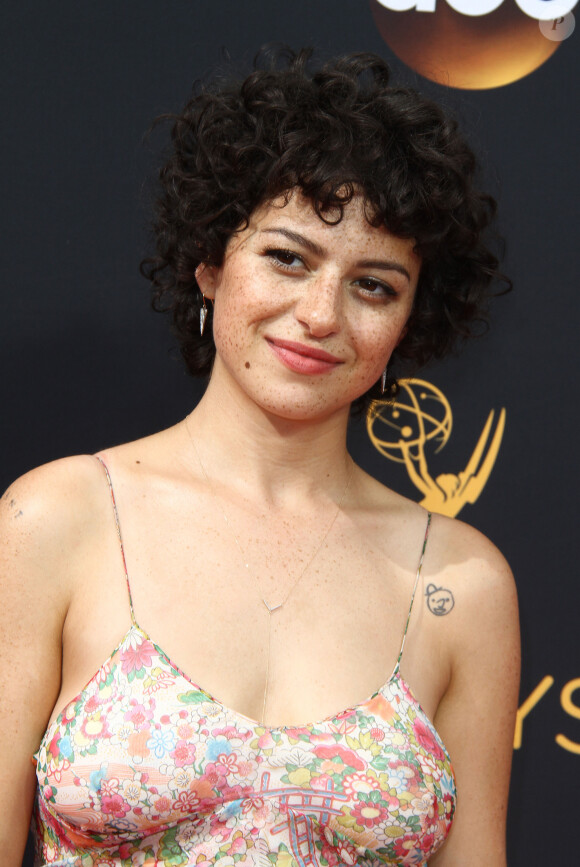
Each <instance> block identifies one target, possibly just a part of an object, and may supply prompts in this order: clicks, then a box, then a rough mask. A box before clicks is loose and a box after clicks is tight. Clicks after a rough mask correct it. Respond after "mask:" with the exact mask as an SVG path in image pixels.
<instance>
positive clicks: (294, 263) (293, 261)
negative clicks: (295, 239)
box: [264, 248, 304, 271]
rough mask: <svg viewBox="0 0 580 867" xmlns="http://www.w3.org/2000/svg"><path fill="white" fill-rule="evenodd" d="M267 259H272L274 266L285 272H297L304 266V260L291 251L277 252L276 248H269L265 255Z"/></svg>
mask: <svg viewBox="0 0 580 867" xmlns="http://www.w3.org/2000/svg"><path fill="white" fill-rule="evenodd" d="M264 255H266V256H267V257H268V258H269V259H272V260H273V262H274V264H276V265H278V266H279V267H280V268H283V269H285V270H286V271H297V270H298V269H299V268H301V267H302V266H303V265H304V260H303V259H302V257H301V256H299V255H298V254H297V253H293V252H292V250H279V249H278V248H269V249H268V250H266V251H265V254H264Z"/></svg>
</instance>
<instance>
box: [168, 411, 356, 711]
mask: <svg viewBox="0 0 580 867" xmlns="http://www.w3.org/2000/svg"><path fill="white" fill-rule="evenodd" d="M188 420H189V416H187V417H186V418H184V420H183V424H184V426H185V430H186V431H187V435H188V437H189V439H190V442H191V444H192V446H193V450H194V451H195V454H196V457H197V460H198V463H199V466H200V469H201V472H202V475H203V477H204V479H205V481H206V482H207V485H208V487H209V489H210V493H211V495H212V497H213V499H214V500H215V502H216V503H217V506H218V508H219V510H220V512H221V513H222V516H223V519H224V521H225V523H226V526H227V528H228V530H229V531H230V533H231V535H232V537H233V540H234V542H235V543H236V545H237V547H238V551H239V552H240V555H241V558H242V561H243V563H244V567H245V568H246V569H247V570H249V569H250V563H249V562H248V558H247V556H246V554H245V552H244V549H243V548H242V545H241V543H240V540H239V539H238V537H237V536H236V534H235V533H234V531H233V529H232V525H231V524H230V521H229V518H228V516H227V513H226V511H225V509H224V508H223V506H222V505H221V503H220V502H219V500H218V498H217V496H216V493H215V490H214V487H213V485H212V483H211V481H210V479H209V476H208V474H207V473H206V471H205V467H204V465H203V461H202V459H201V456H200V454H199V451H198V449H197V446H196V444H195V440H194V438H193V435H192V433H191V431H190V429H189V425H188V424H187V422H188ZM353 474H354V461H353V460H351V462H350V472H349V474H348V478H347V480H346V484H345V486H344V489H343V492H342V494H341V497H340V500H339V501H338V506H337V507H336V511H335V513H334V515H333V516H332V520H331V521H330V524H329V525H328V527H327V528H326V530H325V532H324V534H323V536H322V538H321V540H320V542H319V543H318V545H317V546H316V548H315V549H314V553H313V554H312V556H311V557H310V559H309V560H307V562H306V566H305V567H304V569H302V571H301V572H300V574H299V575H298V577H297V578H296V580H295V581H294V582H293V584H292V585H291V586H290V589H289V590H288V592H287V593H286V595H285V596H284V598H283V599H282V601H281V602H278V603H277V605H270V604H269V603H268V602H267V600H266V598H265V597H264V592H263V590H262V585H261V583H260V578H259V576H258V573H257V571H256V570H255V569H254V570H253V571H254V577H255V579H256V582H257V585H258V591H259V593H260V599H261V600H262V602H263V603H264V607H265V608H266V611H267V612H268V655H267V659H266V674H265V678H264V680H265V682H264V698H263V701H262V719H261V720H260V722H261V723H264V720H265V718H266V701H267V697H268V686H269V681H270V650H271V645H272V615H273V614H274V613H275V612H276V611H279V610H280V609H281V608H283V607H284V605H285V604H286V602H287V601H288V599H289V598H290V594H291V593H292V592H293V591H294V590H295V589H296V587H297V586H298V584H299V583H300V581H301V580H302V578H304V576H305V574H306V572H307V571H308V569H309V568H310V566H311V565H312V563H313V562H314V559H315V557H316V555H317V554H318V553H319V551H320V550H321V548H322V546H323V545H324V543H325V542H326V540H327V538H328V536H329V534H330V531H331V530H332V528H333V527H334V524H335V522H336V519H337V518H338V516H339V514H340V510H341V507H342V504H343V502H344V498H345V497H346V494H347V491H348V489H349V487H350V483H351V480H352V477H353Z"/></svg>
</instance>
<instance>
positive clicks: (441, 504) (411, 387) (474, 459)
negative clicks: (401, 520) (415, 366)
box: [367, 379, 506, 518]
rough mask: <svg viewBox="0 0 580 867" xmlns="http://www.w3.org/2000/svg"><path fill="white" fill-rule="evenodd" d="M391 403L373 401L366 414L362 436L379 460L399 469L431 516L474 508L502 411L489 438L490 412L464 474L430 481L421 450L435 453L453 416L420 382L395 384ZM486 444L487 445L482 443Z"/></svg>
mask: <svg viewBox="0 0 580 867" xmlns="http://www.w3.org/2000/svg"><path fill="white" fill-rule="evenodd" d="M399 385H400V391H399V394H398V395H397V398H396V400H395V401H391V402H387V401H381V400H377V401H374V402H373V403H372V404H371V406H370V408H369V411H368V413H367V431H368V435H369V437H370V439H371V442H372V444H373V445H374V447H375V448H376V449H377V450H378V451H379V452H380V453H381V454H382V455H384V457H386V458H388V459H389V460H390V461H395V462H396V463H398V464H404V465H405V468H406V470H407V473H408V474H409V478H410V479H411V481H412V482H413V484H414V485H415V487H416V488H417V489H418V490H419V491H420V492H421V494H422V495H423V499H422V500H421V505H422V506H424V507H425V508H426V509H428V510H429V511H431V512H439V514H441V515H449V516H450V517H451V518H454V517H455V515H457V514H458V513H459V512H460V511H461V509H462V508H463V506H464V505H465V503H475V501H476V500H477V498H478V497H479V495H480V494H481V492H482V490H483V489H484V487H485V485H486V482H487V480H488V478H489V476H490V473H491V471H492V469H493V465H494V464H495V460H496V458H497V454H498V452H499V447H500V445H501V440H502V437H503V431H504V428H505V417H506V411H505V409H502V410H501V412H500V414H499V416H498V419H497V424H496V426H495V431H494V432H493V436H491V439H490V435H491V432H492V428H493V423H494V415H495V411H494V410H493V409H492V410H491V412H490V413H489V415H488V417H487V421H486V423H485V425H484V428H483V430H482V432H481V435H480V437H479V440H478V441H477V445H476V446H475V449H474V450H473V454H472V455H471V457H470V459H469V461H468V462H467V466H466V467H465V469H464V470H463V471H462V472H460V473H458V474H457V475H455V474H454V473H443V474H442V475H439V476H437V478H435V479H434V478H433V477H432V476H431V474H430V473H429V468H428V466H427V456H426V454H425V451H426V446H427V445H428V444H432V446H433V453H434V454H436V453H437V452H440V451H441V449H442V448H443V447H444V446H445V444H446V443H447V441H448V439H449V437H450V435H451V429H452V427H453V414H452V412H451V407H450V405H449V401H448V400H447V398H446V397H445V395H444V394H443V392H442V391H441V390H440V389H438V388H437V387H436V386H434V385H433V384H432V383H430V382H427V381H426V380H424V379H401V380H399ZM488 441H489V442H488Z"/></svg>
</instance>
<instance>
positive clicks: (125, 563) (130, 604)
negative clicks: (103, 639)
mask: <svg viewBox="0 0 580 867" xmlns="http://www.w3.org/2000/svg"><path fill="white" fill-rule="evenodd" d="M95 457H96V459H97V460H98V461H99V463H100V464H102V466H103V469H104V471H105V475H106V477H107V483H108V485H109V491H110V493H111V502H112V504H113V515H114V516H115V526H116V528H117V537H118V539H119V547H120V549H121V559H122V561H123V569H124V571H125V581H126V582H127V593H128V596H129V610H130V612H131V623H132V624H133V626H137V621H136V619H135V612H134V611H133V597H132V596H131V584H130V582H129V572H128V571H127V561H126V559H125V548H124V547H123V537H122V535H121V524H120V522H119V512H118V510H117V502H116V500H115V491H114V490H113V482H112V480H111V474H110V472H109V468H108V466H107V465H106V463H105V462H104V460H103V459H102V458H101V457H99V455H95Z"/></svg>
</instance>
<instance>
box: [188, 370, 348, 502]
mask: <svg viewBox="0 0 580 867" xmlns="http://www.w3.org/2000/svg"><path fill="white" fill-rule="evenodd" d="M347 424H348V407H342V408H341V409H340V410H339V411H338V412H335V413H332V414H329V415H328V416H325V417H323V418H317V419H307V420H304V419H300V420H296V419H288V418H281V417H280V416H278V415H273V414H272V413H269V412H267V411H266V410H264V409H262V408H260V407H258V406H257V405H256V404H255V403H254V402H253V401H251V400H250V399H249V398H248V397H247V395H246V394H245V393H243V392H241V391H240V390H239V389H237V388H232V387H231V385H230V384H229V383H228V382H227V380H226V381H225V382H224V380H223V379H222V378H221V377H215V376H212V379H211V381H210V383H209V385H208V388H207V390H206V393H205V395H204V397H203V398H202V400H201V401H200V403H199V404H198V406H197V407H196V409H195V410H194V411H193V412H192V413H191V415H190V416H189V417H188V420H187V427H188V430H189V432H190V435H191V437H192V438H193V440H194V442H195V445H196V448H197V450H198V451H199V457H200V459H201V461H202V462H203V466H204V469H205V470H206V472H207V474H208V476H210V477H211V478H212V479H213V480H214V481H215V482H217V483H223V484H228V485H234V486H236V487H239V488H240V490H241V491H242V492H243V493H244V494H246V495H247V496H250V497H252V498H253V497H256V498H259V499H260V500H261V501H262V502H266V503H271V504H277V505H280V506H283V505H288V506H292V505H293V503H296V504H297V503H299V502H300V500H301V499H303V498H304V497H305V496H312V494H313V493H314V491H316V492H317V494H323V495H324V494H326V495H327V496H330V497H332V499H335V500H336V499H337V498H338V497H340V495H341V492H342V490H343V489H344V485H345V483H346V481H347V478H348V475H349V472H350V463H351V461H350V458H349V456H348V452H347V449H346V431H347ZM187 460H188V463H189V465H190V466H191V467H192V468H193V467H194V466H195V463H196V460H197V459H196V455H195V453H193V449H192V450H191V452H189V454H188V458H187Z"/></svg>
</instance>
